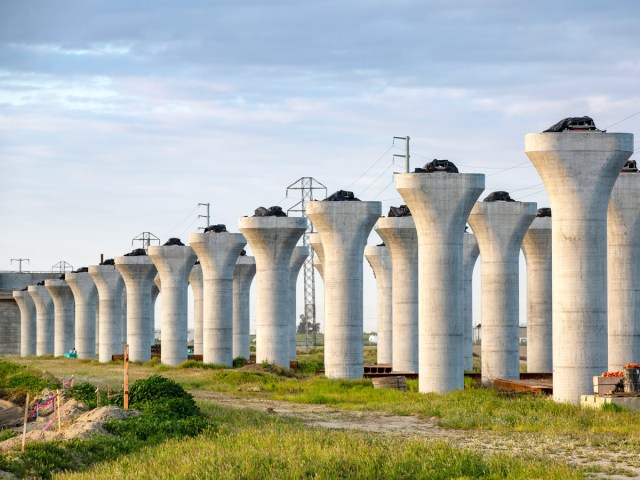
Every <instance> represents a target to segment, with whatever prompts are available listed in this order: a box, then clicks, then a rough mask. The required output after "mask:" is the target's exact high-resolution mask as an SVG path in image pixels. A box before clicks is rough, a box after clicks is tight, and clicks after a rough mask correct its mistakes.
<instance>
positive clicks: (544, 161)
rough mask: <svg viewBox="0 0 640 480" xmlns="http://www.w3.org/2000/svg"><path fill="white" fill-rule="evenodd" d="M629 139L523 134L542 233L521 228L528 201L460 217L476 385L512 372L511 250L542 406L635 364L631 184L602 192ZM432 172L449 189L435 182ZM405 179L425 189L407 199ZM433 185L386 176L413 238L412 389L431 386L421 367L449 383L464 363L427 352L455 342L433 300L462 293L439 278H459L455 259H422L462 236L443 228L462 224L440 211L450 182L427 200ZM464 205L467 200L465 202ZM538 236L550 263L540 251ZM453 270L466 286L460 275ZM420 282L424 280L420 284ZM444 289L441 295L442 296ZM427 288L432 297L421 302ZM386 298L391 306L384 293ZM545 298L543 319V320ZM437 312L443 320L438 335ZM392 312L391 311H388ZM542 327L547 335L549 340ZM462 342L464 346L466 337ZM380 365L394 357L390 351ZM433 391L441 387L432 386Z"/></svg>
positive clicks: (459, 211) (527, 220)
mask: <svg viewBox="0 0 640 480" xmlns="http://www.w3.org/2000/svg"><path fill="white" fill-rule="evenodd" d="M632 138H633V137H632V135H630V134H607V133H605V132H591V131H589V132H563V133H543V134H530V135H527V137H526V140H525V141H526V153H527V155H528V156H529V157H530V158H531V160H532V162H533V163H534V165H535V167H536V168H537V169H538V171H539V173H540V175H541V177H542V179H543V181H544V183H545V186H546V188H547V191H548V193H549V197H550V201H551V205H552V208H553V211H554V219H553V224H554V228H553V230H552V231H551V232H550V231H549V228H548V227H549V225H548V224H549V223H550V222H551V220H550V219H546V218H544V217H541V218H539V219H537V221H536V223H535V224H534V225H533V226H532V227H531V228H528V227H529V225H530V224H531V222H532V220H533V218H534V215H535V204H531V203H519V202H515V203H511V202H509V203H503V202H495V203H484V202H482V203H477V204H476V205H475V206H473V209H472V210H471V211H470V212H469V216H468V221H469V223H470V225H471V226H472V228H473V229H474V232H475V236H476V238H477V242H478V245H479V251H480V255H481V261H482V275H481V279H482V287H481V291H482V327H483V342H482V373H483V379H491V378H496V377H506V378H514V377H516V376H517V375H518V350H517V337H518V334H517V327H518V321H517V286H518V260H517V258H518V255H519V250H520V248H522V249H523V250H524V252H525V257H526V259H527V263H528V267H529V268H528V277H529V278H528V282H527V283H528V292H529V297H530V305H529V308H528V313H529V318H530V333H529V340H530V344H531V346H532V347H533V348H531V351H530V353H529V355H530V356H531V362H530V368H531V369H536V370H537V369H540V370H546V371H548V370H549V369H550V368H553V372H554V398H556V399H557V400H561V401H572V402H576V401H578V399H579V395H580V394H582V393H587V392H589V391H590V389H591V388H590V387H591V377H592V376H593V375H598V374H600V373H601V372H602V371H604V370H606V369H607V368H609V369H616V370H618V369H620V368H621V366H622V365H623V364H624V363H628V362H632V361H637V360H638V354H639V352H638V349H640V342H639V339H640V335H639V332H638V330H640V321H639V320H638V317H639V315H638V314H639V312H638V305H639V304H640V303H639V302H638V289H637V287H636V284H637V282H638V279H639V276H640V265H639V264H640V261H638V260H637V258H638V257H639V256H638V247H639V245H638V244H639V243H640V240H638V239H637V231H636V229H637V228H638V225H640V220H639V219H638V218H639V217H638V202H639V201H638V200H637V199H638V197H639V195H638V191H637V185H638V180H637V178H639V177H635V175H628V174H623V175H622V177H621V178H620V179H619V182H618V183H617V185H616V186H617V188H614V184H616V182H615V181H616V178H617V177H618V175H619V173H620V170H621V168H622V166H623V165H624V163H625V161H626V160H627V159H628V158H629V156H630V154H631V152H632V151H633V148H632V145H633V142H632ZM434 175H437V176H440V178H441V179H443V181H444V182H450V180H449V179H447V175H443V174H441V173H438V174H434ZM449 176H450V177H451V178H453V177H456V178H458V179H459V180H460V181H462V179H463V177H464V176H463V175H459V174H454V175H449ZM434 178H435V177H434ZM406 182H409V183H411V182H413V183H414V184H418V183H421V182H424V186H425V187H428V188H424V190H423V191H422V192H420V194H419V195H416V194H415V193H416V192H417V191H420V187H419V186H417V185H413V186H412V187H413V188H411V187H409V188H407V185H405V183H406ZM434 185H435V184H434V183H433V181H432V179H431V178H430V175H428V174H427V175H415V174H413V175H398V176H397V187H398V191H399V192H400V194H401V195H402V196H403V198H404V199H405V201H406V203H407V205H408V206H409V207H410V208H411V210H412V212H413V216H414V218H415V221H416V226H417V230H418V243H419V266H420V269H419V272H420V279H419V282H418V285H419V291H420V294H421V298H420V300H421V302H420V314H419V339H420V340H419V341H420V379H421V381H420V389H421V391H429V390H431V389H436V390H437V389H438V388H439V387H438V373H437V372H433V373H430V371H429V370H426V371H424V370H423V361H424V362H425V363H424V366H425V367H426V368H427V369H429V368H433V367H434V366H435V367H436V368H438V369H440V368H442V369H448V372H449V374H450V376H455V377H456V378H457V379H459V378H460V376H459V375H457V372H458V370H459V368H457V365H455V362H457V360H458V359H460V358H464V355H459V354H457V353H455V355H454V357H448V356H447V352H449V353H451V352H455V350H456V347H455V346H453V345H452V346H447V347H446V352H442V351H438V346H440V347H442V346H443V345H446V344H447V342H446V339H445V338H441V339H439V340H437V339H436V340H434V338H435V337H438V336H440V335H443V334H444V335H445V336H446V335H453V336H456V333H455V332H456V331H457V327H455V326H454V324H456V319H457V318H462V317H464V315H457V314H456V313H455V312H456V308H457V307H455V306H448V305H446V302H445V301H443V299H447V298H449V297H451V296H448V295H446V292H449V291H453V292H459V291H465V288H464V282H463V285H462V286H459V288H456V287H455V285H454V282H451V283H447V281H446V280H447V279H448V278H453V277H454V276H455V275H453V276H452V275H451V272H457V271H459V269H458V267H457V266H452V265H454V264H456V263H457V260H456V259H455V258H454V257H455V254H452V255H451V256H450V257H448V261H450V262H451V264H452V265H449V266H447V267H446V268H445V269H444V270H440V271H439V270H438V268H439V267H438V265H439V264H440V265H442V263H439V262H442V261H443V259H444V258H447V255H434V254H433V252H434V250H435V249H439V250H438V252H439V253H440V252H442V251H447V252H449V251H451V252H460V250H461V249H459V248H457V245H456V246H455V248H453V247H454V243H456V242H452V241H451V239H461V238H462V237H461V236H460V235H459V233H456V232H455V231H454V230H451V227H452V226H453V225H454V223H455V222H454V221H452V219H453V220H455V219H457V221H458V223H459V221H460V220H462V219H466V218H467V215H466V214H465V211H464V208H461V204H456V203H455V201H454V202H451V199H450V197H449V195H451V194H452V193H453V192H454V191H455V190H456V189H455V188H452V185H448V186H447V187H446V188H445V189H444V190H443V192H437V188H436V187H434ZM634 188H636V189H635V190H634ZM612 190H613V194H612ZM480 191H481V189H480ZM430 192H431V193H434V195H435V193H436V192H437V193H440V199H441V200H442V201H440V202H439V201H438V199H437V198H434V196H432V197H431V198H430V199H429V198H428V197H429V193H430ZM469 197H473V195H469ZM476 198H477V196H476ZM471 200H472V201H475V198H471ZM421 202H422V203H421ZM449 205H454V206H453V207H452V208H451V209H450V210H449V211H450V213H452V214H453V213H454V210H455V214H454V215H452V216H450V217H447V216H446V215H444V214H443V212H444V211H447V207H448V206H449ZM467 206H469V205H468V204H467ZM471 206H472V205H471ZM607 206H608V211H609V214H608V215H607ZM434 211H437V213H434ZM447 219H449V222H447ZM388 221H389V219H387V221H386V222H387V223H388ZM405 222H406V221H405ZM441 222H444V225H443V224H442V223H441ZM607 222H608V223H607ZM396 223H398V222H396ZM458 226H459V225H458ZM452 232H453V233H452ZM447 234H449V235H450V236H449V237H447ZM381 237H382V238H383V239H385V243H388V246H389V250H390V253H391V256H392V257H393V248H394V246H393V243H392V242H393V240H392V239H387V238H385V237H384V236H383V235H382V234H381ZM438 237H440V238H439V241H438V242H437V243H436V242H433V243H430V244H429V243H428V242H427V241H425V240H424V239H426V238H429V239H435V238H438ZM607 237H608V239H607ZM550 238H551V244H552V247H553V248H552V250H553V253H554V257H555V260H554V261H553V262H551V258H550V253H549V242H550V240H549V239H550ZM607 242H608V244H609V248H607ZM460 243H462V242H460ZM427 245H428V246H429V247H431V250H429V249H428V248H427ZM438 257H439V258H438ZM434 258H436V260H435V261H433V259H434ZM392 263H393V261H392ZM469 263H471V262H469ZM607 263H608V265H609V270H608V279H609V282H608V284H607ZM430 264H431V265H430ZM374 268H375V267H374ZM392 269H393V266H392ZM463 271H464V272H466V277H467V278H469V277H470V273H469V269H467V268H465V269H464V270H463ZM550 271H551V272H552V274H551V277H550V275H549V272H550ZM427 272H428V273H427ZM438 272H439V274H438ZM394 273H395V272H394ZM376 276H377V277H378V274H377V273H376ZM392 276H393V275H392ZM405 277H406V275H405ZM395 281H396V277H395V276H393V282H394V283H393V285H392V291H394V290H395V288H396V285H395ZM401 281H402V280H401ZM430 282H433V283H432V284H431V285H430ZM455 282H457V280H456V281H455ZM455 284H457V283H455ZM402 285H403V284H402ZM458 285H459V284H458ZM550 285H552V286H551V288H550ZM451 286H453V287H454V288H453V290H450V289H449V288H448V287H451ZM400 288H402V289H405V288H404V287H403V286H401V287H400ZM434 291H436V292H438V295H440V298H434V296H433V295H431V296H430V295H429V293H430V292H434ZM466 291H467V292H468V291H469V289H468V288H467V289H466ZM551 291H552V292H553V294H552V295H551ZM467 295H468V293H467ZM392 296H393V298H394V302H395V298H396V294H395V292H394V293H392ZM423 298H424V300H425V301H424V302H423V301H422V300H423ZM427 298H430V300H427ZM465 298H466V295H465ZM550 298H552V300H551V302H552V305H553V309H552V311H553V322H551V321H550V319H551V315H550V314H549V311H548V305H549V303H550V300H549V299H550ZM607 299H608V305H607ZM461 303H462V305H463V307H462V308H463V310H464V309H465V306H464V301H463V302H461ZM423 305H424V306H425V307H423ZM543 307H544V308H543ZM545 308H546V310H545ZM443 311H448V312H449V313H450V315H449V319H448V323H449V325H448V326H446V321H445V319H444V318H443V316H442V312H443ZM607 312H608V317H607ZM393 313H394V314H395V313H396V310H395V309H394V310H393ZM382 316H383V317H385V316H386V315H384V314H383V315H382ZM392 321H393V323H394V326H395V325H396V324H399V321H398V320H397V319H395V318H393V320H392ZM466 321H468V320H466ZM550 328H552V330H553V335H550V334H549V329H550ZM466 330H467V331H468V327H467V328H466ZM401 334H404V333H401ZM393 335H395V330H394V331H393ZM552 338H553V343H551V339H552ZM430 341H435V342H436V344H437V345H434V344H432V343H430ZM454 343H456V344H457V342H454ZM465 343H466V344H467V345H468V340H467V342H465ZM551 345H553V348H552V350H553V352H552V354H550V353H551V352H550V346H551ZM423 347H424V348H423ZM404 348H408V349H409V350H410V349H411V345H410V344H409V345H408V346H407V345H406V344H405V345H404ZM467 348H468V347H467ZM423 352H424V353H423ZM431 354H433V355H431ZM436 357H437V358H436ZM447 357H448V358H449V361H453V362H454V364H452V363H447V361H444V360H443V361H438V358H440V359H444V358H447ZM392 358H393V359H395V358H396V355H395V352H393V353H392ZM467 364H468V355H467ZM394 368H395V364H394ZM423 380H424V383H423ZM446 380H447V379H445V381H446ZM441 385H442V384H441ZM441 388H444V389H447V388H449V387H448V386H446V385H442V387H441Z"/></svg>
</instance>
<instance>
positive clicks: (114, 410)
mask: <svg viewBox="0 0 640 480" xmlns="http://www.w3.org/2000/svg"><path fill="white" fill-rule="evenodd" d="M138 415H140V412H138V411H137V410H123V409H122V408H119V407H114V406H112V405H109V406H106V407H99V408H94V409H93V410H89V411H88V412H86V413H83V414H82V415H80V416H79V417H78V418H76V422H75V423H83V422H100V423H104V422H107V421H109V420H124V419H125V418H129V417H137V416H138Z"/></svg>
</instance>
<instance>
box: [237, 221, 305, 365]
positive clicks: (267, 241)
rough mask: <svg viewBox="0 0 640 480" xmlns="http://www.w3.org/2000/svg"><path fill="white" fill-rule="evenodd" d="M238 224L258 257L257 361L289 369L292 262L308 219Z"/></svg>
mask: <svg viewBox="0 0 640 480" xmlns="http://www.w3.org/2000/svg"><path fill="white" fill-rule="evenodd" d="M239 226H240V231H241V232H242V234H243V235H244V236H245V238H246V239H247V242H248V243H249V246H250V247H251V250H252V251H253V254H254V255H255V259H256V279H257V287H258V290H257V311H256V361H257V362H263V361H266V362H271V363H275V364H276V365H280V366H281V367H286V368H288V367H289V337H288V335H289V323H290V320H289V315H290V314H291V309H290V307H289V296H290V291H289V279H290V276H291V271H290V262H291V255H292V254H293V249H294V248H295V246H296V243H297V242H298V240H299V239H300V237H301V236H302V234H303V233H304V231H305V230H306V228H307V220H306V219H305V218H304V217H275V216H273V217H242V218H240V221H239Z"/></svg>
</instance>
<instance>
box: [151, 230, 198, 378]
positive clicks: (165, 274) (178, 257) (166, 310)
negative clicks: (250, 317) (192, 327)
mask: <svg viewBox="0 0 640 480" xmlns="http://www.w3.org/2000/svg"><path fill="white" fill-rule="evenodd" d="M171 240H174V239H171ZM171 240H170V241H169V242H167V243H168V244H165V245H163V246H151V247H149V249H148V251H147V252H148V254H149V257H151V260H152V261H153V263H154V264H155V266H156V268H157V269H158V274H159V275H160V281H161V295H160V299H161V300H162V327H161V328H162V349H161V350H160V361H161V362H162V363H163V364H165V365H178V364H179V363H182V362H184V361H186V360H187V316H188V313H187V312H188V306H187V290H188V288H189V274H190V273H191V269H192V268H193V265H194V263H195V261H196V254H195V253H194V252H193V249H192V248H191V247H189V246H185V245H183V244H181V242H180V241H179V240H177V239H175V240H176V241H171Z"/></svg>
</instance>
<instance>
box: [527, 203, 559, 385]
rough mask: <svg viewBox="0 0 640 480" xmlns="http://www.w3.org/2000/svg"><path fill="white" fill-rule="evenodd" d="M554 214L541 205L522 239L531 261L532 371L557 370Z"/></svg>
mask: <svg viewBox="0 0 640 480" xmlns="http://www.w3.org/2000/svg"><path fill="white" fill-rule="evenodd" d="M547 212H548V215H547ZM550 215H551V209H544V208H541V209H538V214H537V216H536V218H535V219H534V220H533V223H532V224H531V226H530V227H529V230H528V231H527V233H526V235H525V236H524V240H523V241H522V252H523V253H524V258H525V259H526V261H527V371H528V372H537V373H551V372H553V360H552V359H553V355H552V338H553V335H552V330H553V324H552V321H551V319H552V315H551V216H550Z"/></svg>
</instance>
